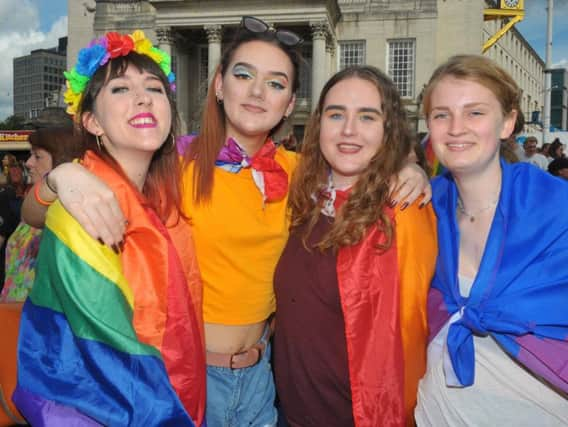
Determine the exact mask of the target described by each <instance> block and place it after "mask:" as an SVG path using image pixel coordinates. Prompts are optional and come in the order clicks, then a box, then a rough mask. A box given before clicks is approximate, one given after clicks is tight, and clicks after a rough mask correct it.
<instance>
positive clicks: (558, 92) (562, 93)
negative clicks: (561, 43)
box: [550, 68, 568, 130]
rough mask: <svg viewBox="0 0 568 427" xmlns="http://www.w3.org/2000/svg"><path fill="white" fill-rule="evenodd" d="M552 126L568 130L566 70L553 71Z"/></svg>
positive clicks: (567, 80) (567, 83)
mask: <svg viewBox="0 0 568 427" xmlns="http://www.w3.org/2000/svg"><path fill="white" fill-rule="evenodd" d="M551 73H552V76H551V77H552V79H551V80H552V86H551V94H550V95H551V96H550V126H551V127H553V128H555V129H557V130H568V71H566V69H565V68H557V69H554V70H551Z"/></svg>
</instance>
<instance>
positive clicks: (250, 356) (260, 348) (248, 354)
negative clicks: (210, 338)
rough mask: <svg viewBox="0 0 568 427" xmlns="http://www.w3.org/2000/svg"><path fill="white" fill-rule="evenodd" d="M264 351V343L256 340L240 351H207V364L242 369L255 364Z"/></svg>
mask: <svg viewBox="0 0 568 427" xmlns="http://www.w3.org/2000/svg"><path fill="white" fill-rule="evenodd" d="M265 351H266V343H265V342H264V341H261V342H258V343H256V344H255V345H253V346H252V347H251V348H249V349H248V350H245V351H242V352H240V353H233V354H227V353H215V352H213V351H207V356H206V359H207V364H208V365H210V366H217V367H220V368H231V369H243V368H248V367H250V366H254V365H256V364H257V363H258V362H260V360H261V359H262V356H263V355H264V352H265Z"/></svg>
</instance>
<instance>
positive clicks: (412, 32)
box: [67, 0, 544, 135]
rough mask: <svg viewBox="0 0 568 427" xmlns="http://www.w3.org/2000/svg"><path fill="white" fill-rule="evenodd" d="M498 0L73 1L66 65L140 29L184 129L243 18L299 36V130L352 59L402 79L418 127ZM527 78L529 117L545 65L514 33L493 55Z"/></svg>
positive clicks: (479, 40)
mask: <svg viewBox="0 0 568 427" xmlns="http://www.w3.org/2000/svg"><path fill="white" fill-rule="evenodd" d="M493 3H494V2H493V1H492V0H491V1H489V0H487V1H486V0H421V1H416V0H304V1H301V0H279V1H267V0H207V1H204V0H88V1H85V2H78V1H76V0H69V1H68V7H69V12H68V13H69V34H68V36H69V47H68V54H67V58H68V65H70V64H73V63H74V62H75V59H76V56H77V52H78V49H79V48H80V47H82V46H85V45H86V44H87V42H88V41H89V40H90V39H91V38H93V37H94V36H96V35H99V34H101V33H104V32H106V31H111V30H117V31H123V32H125V31H132V30H134V29H136V28H140V29H142V30H143V31H144V32H145V33H146V34H147V35H148V36H149V37H150V38H151V39H152V40H154V42H156V43H158V44H159V46H160V47H161V48H162V49H164V50H166V51H169V52H170V53H171V55H172V58H173V67H174V71H175V73H176V75H177V103H178V109H179V111H180V115H181V117H182V120H183V125H184V131H197V130H198V126H199V121H198V118H199V116H200V112H201V106H202V102H203V100H204V99H205V93H206V91H207V82H208V79H209V78H210V77H211V75H212V73H213V71H214V69H215V67H216V65H217V63H218V61H219V58H220V55H221V50H222V48H223V45H224V44H225V43H227V42H228V41H230V40H231V38H232V37H233V34H234V31H235V30H236V29H237V28H238V26H239V24H240V21H241V17H242V16H243V15H254V16H256V17H258V18H260V19H262V20H264V21H266V22H267V23H269V24H270V25H272V26H274V27H275V28H279V27H284V28H287V29H290V30H293V31H295V32H297V33H298V34H300V35H301V36H302V37H303V39H304V43H303V45H302V53H303V56H304V59H305V64H304V66H303V69H302V71H301V76H300V79H301V84H300V91H299V93H298V94H297V99H298V102H297V107H296V112H295V114H294V118H293V121H292V124H293V125H294V130H295V132H296V133H297V134H298V135H299V134H301V133H302V132H303V124H304V123H305V120H306V119H307V117H308V115H309V112H310V110H311V108H312V105H313V104H314V103H315V102H317V96H318V94H319V92H320V90H321V88H322V86H323V84H324V83H325V81H326V80H327V78H328V77H329V76H331V75H332V74H333V73H334V72H335V71H337V70H338V69H341V68H342V67H345V66H347V65H351V64H362V63H367V64H371V65H374V66H377V67H379V68H381V69H383V70H385V71H386V72H387V73H388V74H389V75H390V76H391V78H392V79H393V80H394V81H395V83H396V84H397V85H398V87H399V90H400V92H401V94H402V96H403V98H404V100H405V103H406V105H407V109H408V111H409V117H410V120H411V121H412V122H413V123H414V125H415V126H416V129H417V130H424V129H425V126H424V123H423V120H422V118H421V117H420V114H419V111H418V105H419V103H420V99H421V94H422V89H423V87H424V85H425V84H426V82H427V80H428V78H429V76H430V74H431V73H432V71H433V70H434V68H435V67H436V66H437V65H438V64H440V63H441V62H443V61H444V60H445V59H447V58H448V57H449V56H451V55H454V54H457V53H481V49H482V46H483V44H484V42H485V41H486V40H487V39H488V38H489V37H491V35H493V34H494V33H495V32H496V30H497V29H498V27H499V26H500V25H503V23H502V21H484V18H483V16H484V14H483V11H484V9H485V8H486V7H493V6H495V4H493ZM485 54H486V55H489V56H490V57H491V58H493V59H495V60H496V61H497V62H499V63H500V64H501V65H502V66H504V67H505V68H506V69H507V70H508V71H509V72H510V73H511V74H513V76H514V77H515V79H516V80H517V81H518V82H519V84H521V86H522V88H523V90H524V94H523V109H524V113H525V116H526V117H527V118H530V117H531V116H532V112H533V111H540V110H541V109H542V103H543V98H544V97H543V90H542V88H543V84H544V62H543V61H542V59H541V58H540V57H539V56H538V54H537V53H536V52H535V50H534V49H533V48H532V47H531V46H530V45H529V44H528V43H527V41H526V40H525V39H524V38H523V37H522V35H521V34H520V33H519V32H518V31H516V30H514V29H513V30H512V31H509V32H508V33H507V34H506V35H505V37H503V38H502V39H500V40H499V41H498V42H497V44H495V45H494V46H493V47H491V48H490V49H489V50H488V51H487V52H486V53H485Z"/></svg>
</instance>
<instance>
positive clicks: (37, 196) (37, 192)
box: [34, 181, 54, 206]
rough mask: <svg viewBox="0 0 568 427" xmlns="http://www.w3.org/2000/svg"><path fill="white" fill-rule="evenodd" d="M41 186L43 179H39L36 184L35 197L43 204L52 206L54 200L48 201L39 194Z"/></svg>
mask: <svg viewBox="0 0 568 427" xmlns="http://www.w3.org/2000/svg"><path fill="white" fill-rule="evenodd" d="M40 186H41V181H39V182H38V183H36V184H35V185H34V197H35V199H36V201H37V202H38V203H39V204H40V205H42V206H50V205H51V204H52V203H53V202H54V201H51V202H47V201H45V200H43V199H42V198H41V196H40V194H39V187H40Z"/></svg>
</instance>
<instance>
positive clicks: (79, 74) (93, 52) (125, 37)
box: [63, 30, 175, 115]
mask: <svg viewBox="0 0 568 427" xmlns="http://www.w3.org/2000/svg"><path fill="white" fill-rule="evenodd" d="M130 52H136V53H139V54H141V55H147V56H149V57H150V58H152V59H153V60H154V62H156V64H158V65H159V66H160V68H161V69H162V71H163V72H164V74H165V75H166V76H168V81H169V82H170V87H171V88H172V90H175V84H174V82H175V75H174V73H173V72H172V68H171V65H172V59H171V57H170V55H168V54H167V53H166V52H164V51H163V50H161V49H158V48H157V47H154V46H152V42H151V41H150V40H149V39H147V38H146V36H145V35H144V33H143V32H142V31H140V30H136V31H134V32H133V33H132V34H119V33H115V32H110V33H106V34H105V35H104V36H102V37H99V38H98V39H94V40H93V41H92V42H91V43H89V45H88V46H87V47H85V48H83V49H81V50H80V51H79V55H78V56H77V64H75V66H74V67H73V68H72V69H71V70H70V71H65V72H64V73H63V74H64V75H65V79H66V80H67V82H66V84H67V90H66V91H65V94H64V100H65V103H66V104H67V113H69V114H71V115H75V114H77V109H78V107H79V104H80V103H81V98H82V97H83V92H84V91H85V88H86V87H87V84H88V83H89V81H90V80H91V77H93V74H95V72H96V71H97V70H98V69H99V68H100V67H102V66H103V65H105V64H106V63H107V62H108V61H109V60H110V59H113V58H117V57H119V56H126V55H128V54H129V53H130Z"/></svg>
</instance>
